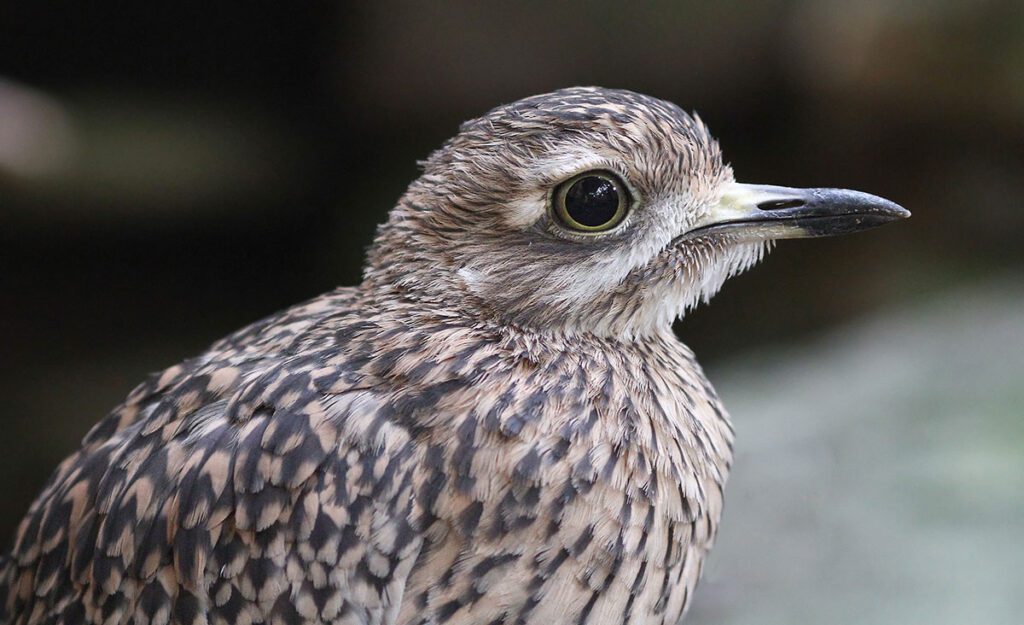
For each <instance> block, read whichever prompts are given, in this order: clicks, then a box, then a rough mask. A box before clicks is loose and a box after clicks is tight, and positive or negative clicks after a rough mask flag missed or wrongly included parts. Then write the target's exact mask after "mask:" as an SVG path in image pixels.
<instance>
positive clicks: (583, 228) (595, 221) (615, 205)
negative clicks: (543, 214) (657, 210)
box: [554, 172, 629, 232]
mask: <svg viewBox="0 0 1024 625" xmlns="http://www.w3.org/2000/svg"><path fill="white" fill-rule="evenodd" d="M628 204H629V198H628V195H627V193H626V188H625V186H624V185H623V184H622V182H621V181H620V180H619V179H618V178H617V177H615V176H614V175H612V174H610V173H606V172H586V173H583V174H580V175H578V176H575V177H573V178H570V179H569V180H566V181H565V182H563V183H562V184H561V185H559V186H558V188H557V189H555V196H554V209H555V215H557V217H558V219H559V220H560V221H561V222H562V223H563V224H564V225H565V226H566V227H568V228H571V229H573V230H578V231H580V232H603V231H605V230H611V229H612V228H614V227H615V226H617V225H618V224H619V223H620V222H621V221H622V219H623V218H624V217H625V216H626V211H627V209H628Z"/></svg>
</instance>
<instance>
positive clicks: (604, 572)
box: [0, 89, 757, 625]
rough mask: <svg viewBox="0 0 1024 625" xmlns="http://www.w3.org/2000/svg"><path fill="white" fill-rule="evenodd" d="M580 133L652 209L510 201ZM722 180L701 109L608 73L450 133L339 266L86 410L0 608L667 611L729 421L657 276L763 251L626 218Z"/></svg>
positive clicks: (681, 276) (54, 617)
mask: <svg viewBox="0 0 1024 625" xmlns="http://www.w3.org/2000/svg"><path fill="white" fill-rule="evenodd" d="M597 152H601V154H604V156H601V155H597V156H600V157H601V158H604V159H606V160H608V159H609V158H610V157H608V156H607V155H608V154H613V155H614V154H617V155H618V156H619V157H621V158H619V160H620V161H622V162H621V163H620V162H616V163H615V166H617V167H619V166H621V167H622V168H625V169H629V172H628V173H629V174H630V175H631V176H632V177H633V179H634V180H633V181H634V183H635V184H636V186H637V189H638V192H639V193H640V194H642V195H643V197H649V198H660V199H662V200H664V198H668V200H664V201H665V202H667V204H665V205H666V206H669V208H671V210H673V211H676V213H672V214H669V215H660V216H659V215H654V214H647V213H643V212H641V211H638V212H637V214H636V216H635V225H636V230H635V231H631V232H625V233H623V234H621V235H615V237H613V238H611V239H607V240H594V241H591V242H590V243H587V244H583V243H582V242H581V241H578V240H575V239H567V238H559V237H558V236H555V235H553V234H552V231H551V229H550V224H549V223H547V222H545V221H544V220H545V219H547V218H546V217H544V216H543V215H542V213H537V211H536V210H533V209H536V208H537V207H536V206H532V208H531V206H527V208H526V209H522V207H523V206H526V205H528V204H529V203H530V202H534V203H535V204H536V203H537V202H540V203H541V204H542V203H543V202H544V201H545V200H544V195H543V193H538V189H540V190H541V191H543V190H544V189H547V187H546V186H543V185H549V184H551V183H553V182H557V176H556V173H552V172H551V171H548V169H547V168H549V167H553V168H555V169H557V168H558V167H562V166H563V165H564V163H562V161H561V160H560V159H564V158H565V155H566V154H570V155H580V157H581V158H585V159H586V158H597V156H595V154H596V153H597ZM655 157H658V158H655ZM588 162H589V161H588ZM602 162H604V161H602ZM560 163H562V164H560ZM559 172H560V173H558V174H557V175H558V176H561V175H565V174H566V172H564V171H561V170H559ZM730 177H731V172H730V171H729V169H728V167H726V166H724V165H723V164H722V162H721V156H720V154H719V153H718V150H717V146H716V145H715V144H714V141H713V140H712V139H711V138H710V135H708V133H707V131H706V129H705V128H704V127H703V125H702V124H701V123H700V122H699V120H697V119H694V118H692V117H690V116H689V115H686V114H685V113H683V112H682V111H681V110H679V109H678V108H677V107H675V106H674V105H670V104H668V103H664V102H661V101H658V100H654V99H651V98H647V97H645V96H638V95H637V94H630V93H628V92H620V91H612V90H600V89H572V90H563V91H560V92H556V93H554V94H548V95H547V96H540V97H537V98H530V99H527V100H524V101H521V102H519V103H516V104H513V105H509V106H507V107H501V108H499V109H495V110H494V111H492V112H491V113H488V114H487V115H486V116H485V117H483V118H481V119H480V120H476V121H474V122H470V123H468V124H466V125H464V126H463V131H462V133H461V134H460V135H459V136H458V137H456V138H455V139H453V140H452V141H451V142H449V143H448V144H447V145H446V146H445V147H444V148H443V149H442V150H440V151H439V152H437V153H435V154H434V155H432V156H431V158H430V159H429V160H428V161H427V163H426V171H425V172H424V175H423V177H421V179H420V180H419V181H417V182H416V183H414V184H413V185H412V186H411V187H410V189H409V191H408V192H407V193H406V195H405V196H404V197H403V198H402V200H401V201H400V203H399V206H398V207H396V209H395V210H394V211H393V212H392V217H391V220H390V222H389V223H388V224H386V225H385V226H383V227H382V228H381V230H380V232H379V234H378V237H377V241H376V244H375V247H374V249H373V251H372V252H371V256H370V264H369V266H368V268H367V271H366V277H365V280H364V282H363V284H362V285H360V286H359V287H356V288H345V289H338V290H336V291H334V292H332V293H329V294H326V295H324V296H321V297H318V298H316V299H314V300H311V301H310V302H307V303H305V304H302V305H299V306H296V307H294V308H291V309H289V310H286V311H284V312H282V313H279V314H277V315H274V316H272V317H269V318H268V319H265V320H263V321H260V322H258V323H255V324H253V325H251V326H249V327H247V328H244V329H242V330H240V331H238V332H236V333H234V334H232V335H231V336H229V337H227V338H225V339H223V340H221V341H219V342H217V343H216V344H214V345H213V346H212V347H211V348H210V349H209V350H208V351H207V352H205V353H203V354H201V355H200V356H198V357H196V358H193V359H190V360H187V361H185V362H183V363H181V364H179V365H176V366H174V367H171V368H169V369H167V370H165V371H163V372H161V373H158V374H155V375H153V376H151V377H150V378H149V379H148V380H146V381H145V382H144V383H143V384H141V385H140V386H139V387H137V388H136V389H135V390H133V391H132V392H131V394H130V395H129V396H128V398H127V399H126V401H125V403H123V404H122V405H121V406H119V407H117V408H116V409H115V410H114V411H113V412H112V413H111V414H110V415H109V416H107V417H106V418H105V419H104V420H102V421H101V422H100V423H99V424H97V426H96V427H95V428H94V429H93V430H92V431H91V432H90V433H89V434H88V435H87V437H86V438H85V440H84V441H83V445H82V448H81V449H80V450H79V451H78V452H77V453H76V454H75V455H73V456H72V457H71V458H69V459H68V460H67V461H65V462H64V463H63V464H62V465H61V466H60V467H59V468H58V469H57V471H56V472H55V474H54V475H53V477H52V478H51V480H50V482H49V483H48V484H47V486H46V487H45V489H44V490H43V492H42V493H41V494H40V496H39V498H38V499H37V500H36V502H35V503H34V504H33V506H32V508H31V509H30V510H29V512H28V514H27V515H26V517H25V519H24V521H23V522H22V524H21V526H20V528H19V530H18V534H17V536H16V539H15V541H14V546H13V548H12V550H11V552H10V555H9V557H7V558H6V559H5V560H3V561H2V562H0V622H2V623H4V624H10V625H37V624H42V623H58V622H59V623H67V624H73V623H90V624H94V623H104V624H107V623H109V624H115V623H125V624H127V623H132V624H135V625H141V624H154V625H164V624H168V623H181V624H190V625H191V624H209V625H221V624H223V625H228V624H230V625H239V624H240V625H247V624H259V623H282V624H287V625H292V624H300V623H328V622H329V623H358V624H373V625H378V624H379V625H393V624H400V625H414V624H415V625H419V624H422V625H427V624H430V625H442V624H444V625H470V624H476V623H524V624H529V623H537V624H541V625H547V624H549V623H591V624H600V625H603V624H611V623H616V624H618V623H629V624H636V623H674V622H676V621H677V620H678V619H679V618H680V616H681V615H682V613H683V611H684V610H685V608H686V605H687V603H688V602H689V598H690V596H691V594H692V591H693V588H694V586H695V584H696V583H697V579H698V577H699V574H700V568H701V562H702V560H703V558H704V556H705V554H706V553H707V551H708V549H710V547H711V544H712V542H713V540H714V536H715V528H716V525H717V521H718V518H719V515H720V512H721V504H722V488H723V485H724V482H725V479H726V477H727V474H728V470H729V465H730V462H731V443H732V429H731V426H730V425H729V423H728V420H727V417H726V415H725V413H724V411H723V409H722V407H721V405H720V403H719V401H718V398H717V397H716V396H715V394H714V392H713V390H711V387H710V385H709V383H708V382H707V380H706V379H705V377H704V374H703V372H702V371H701V369H700V367H699V366H698V364H697V363H696V361H695V360H694V358H693V355H692V354H691V353H690V352H689V350H688V349H686V348H685V347H684V346H682V345H681V344H680V343H678V341H677V340H676V339H675V337H674V336H673V335H672V334H671V330H670V328H669V326H668V325H667V322H666V319H667V318H666V317H664V315H663V314H662V312H663V309H664V306H663V304H662V303H661V302H660V301H659V300H658V296H659V294H660V293H663V292H664V291H665V290H666V289H670V288H676V287H677V286H678V287H679V288H685V289H697V290H696V291H694V293H700V294H705V295H706V292H707V288H709V287H707V285H706V284H704V283H702V282H701V281H700V276H701V271H703V270H704V269H706V268H709V267H717V266H719V265H723V264H724V266H725V268H726V269H725V270H723V271H725V273H729V272H731V271H733V270H735V269H737V268H738V267H741V266H743V263H746V262H748V261H750V260H751V259H752V258H753V257H754V256H753V255H754V254H755V252H757V250H754V249H751V250H747V249H744V250H741V251H740V252H735V251H730V248H728V247H727V246H726V245H725V244H724V243H722V242H720V241H711V240H698V241H696V242H695V243H694V244H693V247H691V248H689V249H687V250H685V251H683V250H672V249H667V248H665V247H664V246H663V245H662V246H661V247H658V246H657V245H654V244H653V243H651V242H650V241H647V240H645V239H644V237H645V236H646V234H647V233H649V232H653V231H654V230H656V229H657V228H659V227H661V226H663V225H664V224H663V223H662V222H666V221H668V222H671V223H673V224H675V223H676V221H675V220H678V219H681V217H680V215H679V214H678V213H679V211H682V210H683V209H684V208H685V202H683V200H686V201H688V202H697V201H701V200H703V199H706V198H709V197H712V196H713V195H714V194H715V192H716V191H715V189H716V185H717V184H718V183H720V182H721V181H722V180H726V179H728V178H730ZM538 185H541V186H538ZM659 193H661V194H662V195H661V196H659V195H658V194H659ZM679 198H682V199H679ZM669 200H671V201H669ZM677 200H678V201H677ZM673 202H675V203H673ZM517 207H518V208H517ZM517 210H519V211H520V213H521V214H518V215H512V214H511V213H512V212H514V211H517ZM531 211H532V212H531ZM535 213H536V214H539V215H542V216H540V217H537V221H535V222H532V223H526V220H525V219H524V217H523V215H534V214H535ZM659 219H660V221H659ZM645 220H646V221H645ZM524 223H525V224H526V225H524ZM680 223H681V222H680ZM659 232H660V231H659ZM660 234H661V235H664V234H665V233H664V232H660ZM636 250H644V254H646V256H643V254H640V253H639V252H636ZM638 254H639V256H638ZM634 257H636V258H634ZM641 257H642V258H641ZM637 258H639V259H640V260H637ZM641 261H643V262H641ZM609 272H618V273H615V275H614V279H612V278H609V277H608V275H609ZM723 275H724V274H723ZM481 276H483V278H480V277H481ZM581 284H582V285H583V286H582V287H581V286H580V285H581ZM680 285H682V286H680ZM584 287H585V288H584ZM687 293H689V291H687ZM688 297H689V296H688ZM694 297H696V296H694Z"/></svg>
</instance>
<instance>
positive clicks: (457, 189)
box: [366, 88, 909, 336]
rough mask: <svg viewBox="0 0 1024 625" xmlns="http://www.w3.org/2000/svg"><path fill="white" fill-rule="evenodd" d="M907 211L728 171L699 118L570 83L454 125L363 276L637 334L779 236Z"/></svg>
mask: <svg viewBox="0 0 1024 625" xmlns="http://www.w3.org/2000/svg"><path fill="white" fill-rule="evenodd" d="M908 215H909V213H908V212H907V211H906V210H904V209H903V208H901V207H899V206H897V205H896V204H893V203H892V202H889V201H887V200H884V199H881V198H878V197H875V196H872V195H868V194H865V193H859V192H856V191H846V190H837V189H791V188H786V187H775V186H767V185H749V184H741V183H737V182H736V181H735V179H734V178H733V173H732V169H731V168H730V167H729V166H728V165H726V164H725V163H724V162H723V161H722V155H721V151H720V150H719V147H718V144H717V143H716V141H715V140H714V138H712V136H711V135H710V134H709V132H708V130H707V128H706V127H705V126H704V124H703V123H702V122H701V121H700V119H699V118H697V117H695V116H693V117H692V116H690V115H688V114H687V113H685V112H684V111H683V110H682V109H680V108H679V107H677V106H675V105H674V104H671V103H669V102H665V101H663V100H658V99H655V98H651V97H648V96H644V95H640V94H636V93H632V92H629V91H621V90H611V89H601V88H571V89H563V90H560V91H555V92H553V93H549V94H544V95H539V96H534V97H530V98H526V99H523V100H520V101H518V102H515V103H512V104H509V105H506V106H501V107H498V108H496V109H494V110H492V111H490V112H489V113H487V114H486V115H484V116H483V117H481V118H479V119H475V120H472V121H469V122H467V123H465V124H463V125H462V127H461V129H460V132H459V134H458V135H456V136H455V137H454V138H452V139H451V140H449V141H448V142H447V143H446V144H445V145H444V146H443V147H442V148H441V149H440V150H438V151H436V152H434V153H433V154H432V155H431V156H430V157H429V158H428V159H427V161H426V162H425V163H424V173H423V175H422V176H421V177H420V178H419V179H418V180H417V181H415V182H414V183H413V184H412V185H411V186H410V188H409V190H408V191H407V192H406V194H405V195H404V196H403V198H402V200H401V201H400V202H399V204H398V206H397V207H396V208H395V209H394V210H393V211H392V213H391V217H390V220H389V221H388V223H386V224H385V225H383V226H382V227H381V229H380V232H379V233H378V237H377V241H376V243H375V245H374V248H373V249H372V250H371V255H370V263H369V266H368V269H367V272H366V278H367V281H368V282H371V283H374V284H375V285H376V286H378V287H384V286H386V287H388V288H390V289H394V290H396V291H397V292H401V293H404V294H406V296H408V297H412V298H422V299H424V300H430V301H437V302H442V303H444V302H449V303H451V304H452V305H456V304H457V305H458V307H459V308H460V309H463V310H464V309H467V308H468V309H469V310H470V311H471V314H479V315H481V316H483V317H487V318H489V319H492V320H493V319H497V320H499V321H501V322H504V323H509V324H514V325H518V326H521V327H528V328H533V329H537V330H542V331H550V332H569V333H572V332H589V333H595V334H601V335H611V336H638V335H644V334H650V333H653V332H657V331H659V330H662V329H665V328H667V327H668V326H669V325H670V324H671V322H672V321H673V320H674V319H675V318H677V317H679V316H681V315H682V314H683V313H684V312H685V311H686V310H688V309H689V308H691V307H692V306H694V305H695V304H697V303H698V302H700V301H706V300H707V299H709V298H710V297H711V296H712V295H714V294H715V293H716V292H717V291H718V290H719V288H721V286H722V283H723V282H724V281H725V280H726V279H727V278H729V277H730V276H732V275H735V274H736V273H739V272H741V271H743V270H744V269H746V268H748V267H750V266H751V265H753V264H754V263H756V262H757V261H758V260H760V259H761V257H762V256H763V255H764V254H765V252H766V250H767V249H768V247H769V245H770V244H771V242H772V241H774V240H776V239H783V238H794V237H814V236H824V235H832V234H840V233H846V232H852V231H856V230H861V229H864V228H869V227H872V226H875V225H879V224H882V223H885V222H888V221H893V220H895V219H900V218H903V217H907V216H908Z"/></svg>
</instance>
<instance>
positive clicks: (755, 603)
mask: <svg viewBox="0 0 1024 625" xmlns="http://www.w3.org/2000/svg"><path fill="white" fill-rule="evenodd" d="M580 84H599V85H604V86H612V87H623V88H628V89H633V90H636V91H641V92H645V93H649V94H651V95H655V96H658V97H661V98H666V99H669V100H672V101H674V102H677V103H678V104H680V105H681V106H683V107H684V108H686V109H688V110H696V111H698V112H699V113H700V115H701V116H702V117H703V119H704V120H705V121H706V122H707V123H708V124H709V125H710V127H711V129H712V131H713V132H714V133H715V134H716V135H717V136H718V138H719V139H720V141H721V144H722V147H723V150H724V152H725V154H726V157H727V159H728V160H729V161H730V162H731V163H732V165H733V166H734V168H735V171H736V174H737V177H738V178H739V179H741V180H743V181H748V182H763V183H776V184H784V185H792V186H841V187H851V188H857V189H863V190H866V191H870V192H872V193H876V194H879V195H882V196H885V197H888V198H891V199H893V200H895V201H897V202H899V203H901V204H903V205H904V206H906V207H908V208H909V209H911V210H912V211H913V213H914V217H913V218H912V219H911V220H910V221H908V222H904V223H899V224H895V225H892V226H889V227H886V228H883V229H881V230H877V231H872V232H870V233H865V234H862V235H858V236H854V237H849V238H840V239H829V240H813V241H796V242H784V243H783V244H781V245H780V246H779V247H778V249H777V250H776V251H775V252H774V253H773V254H772V255H771V257H769V258H768V260H767V262H766V263H764V264H763V266H761V267H758V268H757V269H755V270H754V271H752V272H750V273H748V274H746V275H744V276H741V277H739V278H736V279H733V280H732V281H730V282H729V283H728V284H727V286H726V288H725V289H724V291H723V292H722V293H721V294H720V295H719V296H718V297H717V298H716V299H715V300H714V302H713V303H712V305H710V306H705V307H703V308H701V309H700V310H699V311H697V312H695V313H693V314H692V315H691V316H689V317H688V318H687V319H686V320H685V321H684V322H682V323H680V324H679V325H678V328H677V330H678V332H679V334H680V336H681V337H682V338H683V339H684V340H685V341H686V342H687V343H689V344H690V345H691V346H692V347H693V348H694V349H695V351H696V352H697V354H698V356H700V358H701V360H702V362H703V363H704V364H705V367H706V369H708V371H709V375H710V376H711V377H712V379H713V380H714V381H715V383H716V385H717V386H718V389H719V391H720V393H721V395H722V396H723V398H724V400H725V402H726V404H727V405H728V406H729V407H730V410H731V412H732V413H733V418H734V421H735V425H736V428H737V431H738V435H739V440H738V446H737V460H736V463H735V468H734V473H733V476H734V477H733V479H732V482H731V484H730V492H729V498H728V502H727V509H726V515H725V522H724V525H723V528H722V532H721V536H720V541H719V547H718V549H717V550H716V552H715V554H714V556H713V558H712V561H711V562H710V563H709V566H708V567H707V574H706V576H705V580H704V582H703V585H702V588H701V590H700V592H699V593H698V594H697V598H696V601H695V604H694V608H693V610H692V611H691V616H690V617H689V619H688V620H687V622H689V623H728V624H740V623H758V624H761V625H764V624H771V623H793V622H826V623H851V624H852V623H858V624H859V623H879V624H881V623H894V624H895V623H901V624H902V623H917V622H922V623H923V622H927V623H932V624H936V623H965V622H970V623H983V624H1003V623H1006V624H1014V625H1019V623H1021V622H1022V621H1021V618H1022V617H1021V614H1024V572H1022V571H1021V568H1020V563H1021V562H1022V561H1024V409H1022V406H1024V273H1022V269H1024V245H1022V239H1024V210H1022V206H1021V198H1022V197H1024V4H1022V3H1020V2H1019V1H1017V0H1005V1H995V0H993V1H988V2H986V1H971V2H968V1H954V0H931V1H918V2H909V1H903V2H901V1H896V2H893V1H883V0H871V1H867V2H859V3H849V2H843V1H840V0H834V1H831V2H829V1H825V2H806V1H794V0H770V1H766V2H760V3H756V4H755V3H746V2H740V1H739V0H724V1H719V2H716V3H703V2H667V1H661V2H650V3H644V4H639V3H628V4H627V3H619V2H595V3H589V4H569V3H547V2H529V3H516V4H512V3H501V4H498V3H469V2H465V3H451V4H444V5H436V6H425V5H422V4H420V3H414V2H408V3H401V2H399V3H395V2H375V3H360V4H352V5H343V4H341V3H323V2H308V3H286V2H277V3H274V2H250V3H227V2H202V3H200V2H188V1H179V2H175V3H120V2H99V3H94V2H90V3H80V2H57V1H43V2H29V1H27V0H9V1H7V2H4V3H0V398H2V402H0V406H2V407H0V417H2V421H0V423H2V425H3V435H2V436H0V475H2V484H3V488H4V489H5V496H4V497H3V499H2V500H0V536H2V537H3V540H7V537H8V536H10V535H11V533H12V531H13V529H14V526H15V524H16V523H17V521H18V519H19V518H20V516H21V515H22V514H23V512H24V510H25V509H26V508H27V506H28V505H29V502H30V501H31V499H32V497H33V495H34V494H35V493H36V492H37V491H38V489H39V488H40V487H41V485H42V483H43V481H44V480H45V479H46V477H47V475H48V474H49V472H50V471H51V470H52V469H53V467H54V466H55V465H56V463H57V462H59V460H60V459H61V458H63V457H64V456H66V455H67V454H68V453H70V452H71V451H72V450H73V449H74V448H75V447H76V446H77V444H78V441H79V440H80V438H81V437H82V435H83V434H84V433H85V432H86V431H87V430H88V428H89V427H90V425H91V424H93V423H94V422H95V421H96V420H98V419H99V418H100V417H101V416H102V415H103V414H104V413H105V412H106V411H107V410H108V409H110V408H111V407H112V406H113V405H115V404H116V403H118V402H119V401H120V400H121V399H122V398H123V396H124V395H125V394H126V393H127V392H128V391H129V390H130V389H131V388H132V387H133V386H134V385H135V384H136V383H137V382H139V381H140V380H141V379H142V377H143V376H144V375H145V374H146V373H147V372H150V371H154V370H158V369H162V368H163V367H165V366H167V365H169V364H172V363H174V362H176V361H178V360H180V359H182V358H185V357H187V356H189V355H192V354H195V353H196V352H198V351H200V350H202V349H203V348H204V347H205V346H206V345H207V344H209V343H210V342H211V341H213V340H215V339H217V338H219V337H220V336H222V335H224V334H226V333H227V332H229V331H231V330H233V329H235V328H238V327H240V326H242V325H243V324H246V323H248V322H250V321H253V320H255V319H257V318H260V317H262V316H264V315H266V314H268V313H271V312H273V311H275V310H278V309H280V308H282V307H285V306H287V305H289V304H292V303H294V302H297V301H299V300H302V299H305V298H308V297H311V296H313V295H316V294H318V293H320V292H323V291H326V290H328V289H330V288H332V287H333V286H335V285H338V284H353V283H355V282H356V281H357V280H358V279H359V275H360V264H361V260H362V257H363V254H364V250H365V248H366V246H367V245H368V244H369V242H370V241H371V238H372V236H373V232H374V226H375V225H376V224H377V223H378V222H380V221H382V220H383V219H384V218H385V214H386V212H387V210H388V209H389V208H390V207H391V206H392V205H393V203H394V202H395V200H396V199H397V198H398V196H399V195H400V194H401V193H402V191H403V189H404V187H405V185H406V184H408V182H409V181H411V180H412V179H413V178H414V177H416V175H417V168H416V160H417V159H420V158H423V157H424V156H426V155H427V153H428V152H429V151H430V150H432V149H433V148H435V147H437V146H438V145H439V144H440V143H441V142H442V141H443V140H444V139H446V138H447V137H449V136H450V135H452V134H453V133H454V132H455V131H456V129H457V126H458V124H459V122H461V121H462V120H465V119H467V118H470V117H474V116H477V115H479V114H481V113H483V112H484V111H486V110H487V109H489V108H491V107H492V106H495V105H497V104H499V103H503V102H509V101H512V100H515V99H518V98H520V97H523V96H526V95H531V94H534V93H538V92H543V91H548V90H551V89H555V88H559V87H564V86H569V85H580Z"/></svg>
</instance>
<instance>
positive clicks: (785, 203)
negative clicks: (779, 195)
mask: <svg viewBox="0 0 1024 625" xmlns="http://www.w3.org/2000/svg"><path fill="white" fill-rule="evenodd" d="M803 205H804V201H803V200H771V201H769V202H761V203H760V204H758V205H757V207H758V208H759V209H761V210H763V211H777V210H782V209H784V208H799V207H801V206H803Z"/></svg>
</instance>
